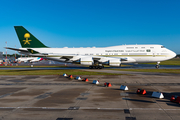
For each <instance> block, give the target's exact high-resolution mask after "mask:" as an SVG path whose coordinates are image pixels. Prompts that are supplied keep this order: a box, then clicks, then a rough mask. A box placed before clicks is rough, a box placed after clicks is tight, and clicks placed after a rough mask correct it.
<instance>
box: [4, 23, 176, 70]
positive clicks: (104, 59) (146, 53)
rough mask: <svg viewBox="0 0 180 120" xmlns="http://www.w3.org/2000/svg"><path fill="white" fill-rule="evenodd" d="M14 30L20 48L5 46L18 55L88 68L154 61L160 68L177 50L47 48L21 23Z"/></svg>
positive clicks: (150, 46)
mask: <svg viewBox="0 0 180 120" xmlns="http://www.w3.org/2000/svg"><path fill="white" fill-rule="evenodd" d="M14 28H15V31H16V33H17V36H18V38H19V41H20V43H21V46H22V48H19V49H16V48H10V47H7V49H11V50H16V51H18V52H20V54H26V55H29V56H34V57H41V58H44V59H49V60H54V61H60V62H72V63H79V64H81V65H88V66H89V68H96V69H98V68H99V69H101V68H103V65H109V66H121V63H147V62H148V63H149V62H157V65H156V68H159V63H160V62H161V61H165V60H169V59H172V58H174V57H175V56H176V53H174V52H173V51H171V50H169V49H167V48H165V47H164V46H162V45H119V46H111V47H101V48H96V47H92V48H67V47H65V48H50V47H47V46H46V45H44V44H43V43H42V42H40V41H39V40H38V39H37V38H36V37H34V36H33V35H32V34H31V33H30V32H29V31H27V30H26V29H25V28H24V27H23V26H15V27H14Z"/></svg>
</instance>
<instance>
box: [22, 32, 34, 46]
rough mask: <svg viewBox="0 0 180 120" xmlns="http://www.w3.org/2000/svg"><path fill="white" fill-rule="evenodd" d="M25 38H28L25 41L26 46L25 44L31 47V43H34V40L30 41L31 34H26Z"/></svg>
mask: <svg viewBox="0 0 180 120" xmlns="http://www.w3.org/2000/svg"><path fill="white" fill-rule="evenodd" d="M24 38H26V40H23V41H24V45H25V44H29V45H30V41H32V40H29V38H30V34H29V33H26V34H24Z"/></svg>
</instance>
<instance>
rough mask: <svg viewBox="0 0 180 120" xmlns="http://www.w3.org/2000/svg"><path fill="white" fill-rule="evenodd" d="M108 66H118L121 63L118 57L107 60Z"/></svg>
mask: <svg viewBox="0 0 180 120" xmlns="http://www.w3.org/2000/svg"><path fill="white" fill-rule="evenodd" d="M108 63H109V66H117V67H118V66H120V65H121V61H120V59H111V60H109V61H108Z"/></svg>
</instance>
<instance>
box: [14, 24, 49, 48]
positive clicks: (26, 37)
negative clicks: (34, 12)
mask: <svg viewBox="0 0 180 120" xmlns="http://www.w3.org/2000/svg"><path fill="white" fill-rule="evenodd" d="M14 28H15V30H16V33H17V36H18V38H19V41H20V43H21V46H22V48H47V46H45V45H44V44H43V43H42V42H40V41H39V40H38V39H37V38H36V37H34V36H33V35H32V34H31V33H30V32H29V31H27V30H26V29H25V28H24V27H23V26H14Z"/></svg>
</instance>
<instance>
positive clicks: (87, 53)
mask: <svg viewBox="0 0 180 120" xmlns="http://www.w3.org/2000/svg"><path fill="white" fill-rule="evenodd" d="M23 49H24V48H23ZM33 50H35V51H38V52H39V53H43V54H48V55H46V56H40V57H43V58H46V59H51V60H56V61H65V59H63V58H62V56H66V57H68V56H73V57H71V58H70V60H71V61H75V60H78V59H80V58H82V57H92V58H99V61H101V62H106V61H108V60H111V59H119V60H121V63H141V62H160V61H164V60H168V59H171V58H174V57H175V56H176V53H174V52H173V51H171V50H169V49H167V48H165V47H163V46H162V45H120V46H112V47H102V48H96V47H92V48H67V47H64V48H33Z"/></svg>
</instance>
